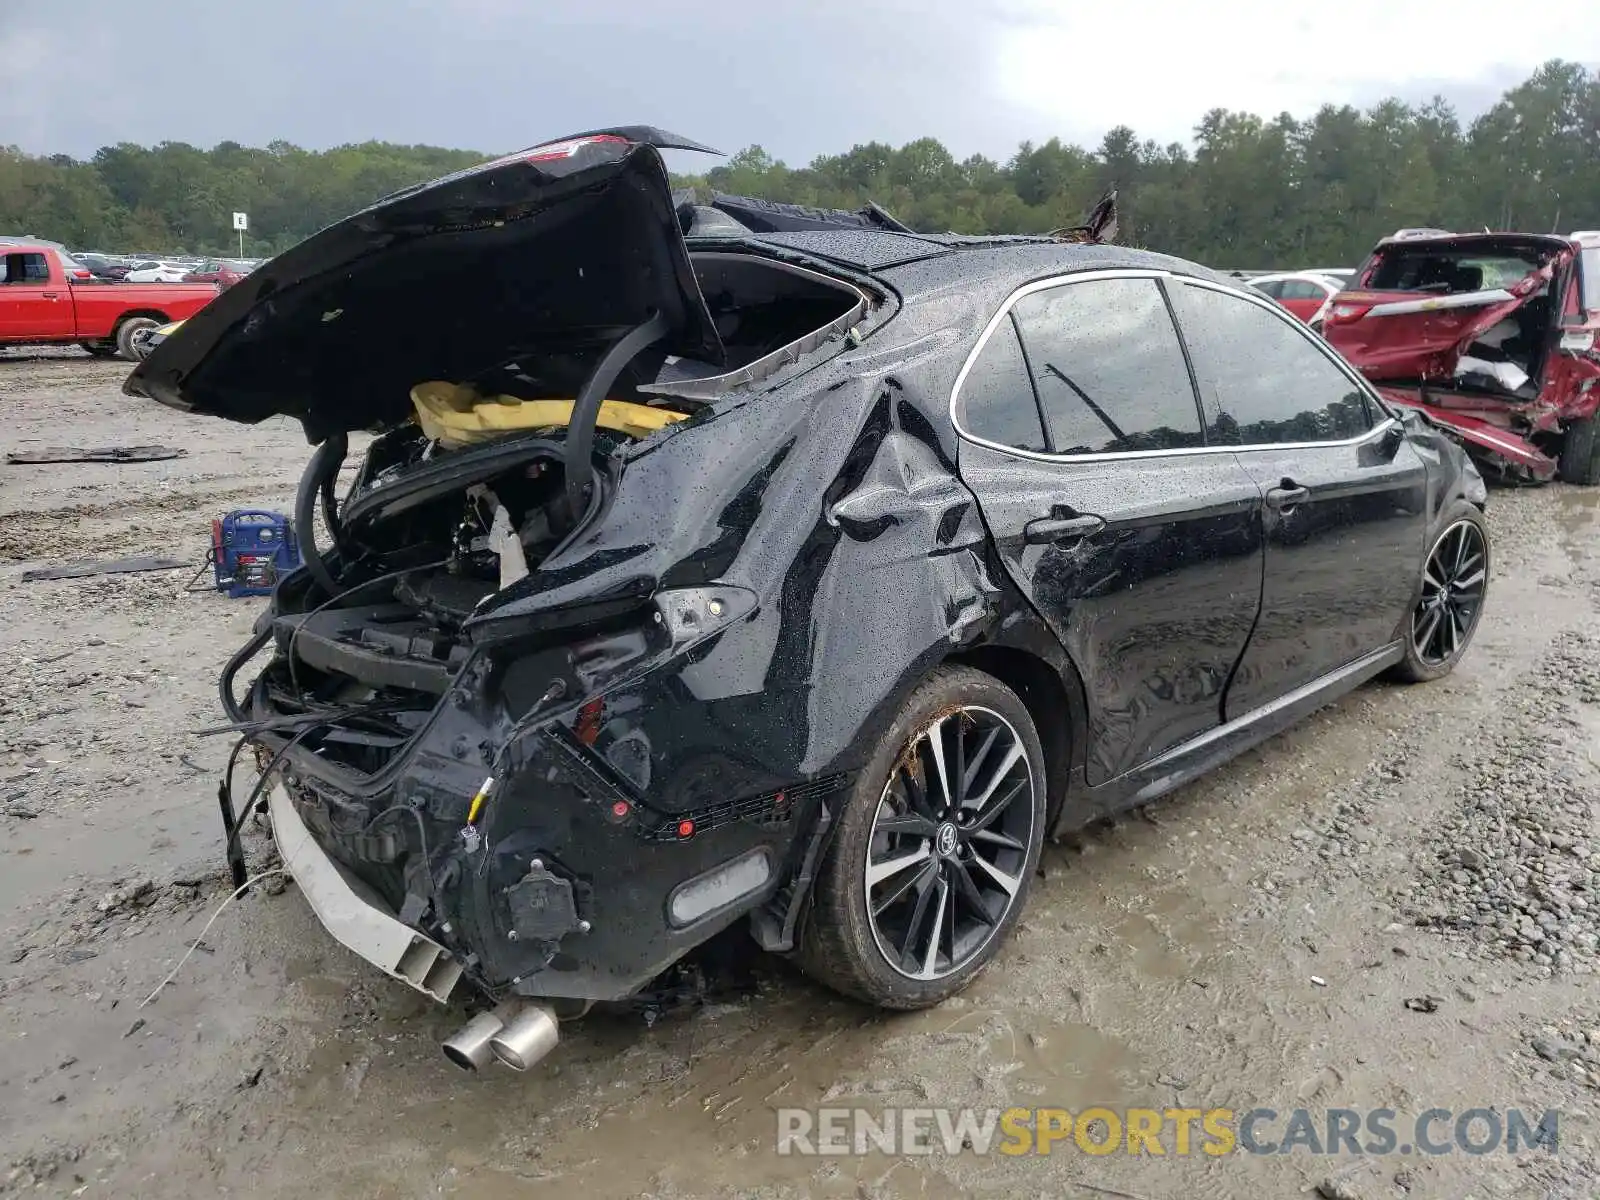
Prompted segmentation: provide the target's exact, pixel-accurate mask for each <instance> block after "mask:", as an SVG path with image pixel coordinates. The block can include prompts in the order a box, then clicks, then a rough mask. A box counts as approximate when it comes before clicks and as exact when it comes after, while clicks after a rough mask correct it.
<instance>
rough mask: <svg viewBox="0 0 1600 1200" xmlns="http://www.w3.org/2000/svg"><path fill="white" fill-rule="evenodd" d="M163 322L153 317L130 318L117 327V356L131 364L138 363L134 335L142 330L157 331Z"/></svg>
mask: <svg viewBox="0 0 1600 1200" xmlns="http://www.w3.org/2000/svg"><path fill="white" fill-rule="evenodd" d="M160 324H161V322H160V321H157V320H156V319H155V318H153V317H129V318H128V319H127V320H125V321H123V322H122V324H120V325H118V326H117V335H116V337H117V355H118V356H119V357H121V358H125V359H127V360H128V361H129V362H138V361H139V355H138V352H137V351H135V350H134V348H133V335H134V334H136V333H138V332H139V331H140V330H141V329H155V328H158V327H159V326H160Z"/></svg>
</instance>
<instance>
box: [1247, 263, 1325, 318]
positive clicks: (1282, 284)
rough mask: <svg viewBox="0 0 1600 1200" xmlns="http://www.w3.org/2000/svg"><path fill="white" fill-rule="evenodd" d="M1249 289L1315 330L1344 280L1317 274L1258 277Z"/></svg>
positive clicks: (1252, 279) (1301, 273) (1304, 273)
mask: <svg viewBox="0 0 1600 1200" xmlns="http://www.w3.org/2000/svg"><path fill="white" fill-rule="evenodd" d="M1250 286H1251V287H1252V288H1254V289H1255V290H1256V291H1258V292H1260V293H1261V294H1262V295H1263V296H1270V297H1272V299H1274V300H1276V301H1277V302H1278V303H1279V304H1281V305H1283V307H1284V308H1286V309H1288V310H1289V311H1290V312H1292V313H1293V314H1294V315H1295V316H1297V317H1299V318H1300V319H1301V320H1302V321H1304V322H1305V323H1306V324H1308V325H1310V326H1311V328H1313V329H1320V328H1321V326H1322V318H1323V315H1324V313H1325V311H1326V309H1327V307H1328V303H1329V301H1331V300H1332V299H1333V297H1334V296H1336V295H1338V293H1339V289H1340V288H1342V287H1344V280H1343V279H1340V278H1338V277H1337V276H1334V275H1324V274H1321V273H1318V272H1314V271H1291V272H1287V273H1285V274H1280V275H1256V276H1254V277H1252V278H1251V280H1250Z"/></svg>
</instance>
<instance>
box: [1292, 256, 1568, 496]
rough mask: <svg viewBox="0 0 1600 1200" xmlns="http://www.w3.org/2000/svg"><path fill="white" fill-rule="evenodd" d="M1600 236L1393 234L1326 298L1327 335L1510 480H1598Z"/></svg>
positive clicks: (1389, 393)
mask: <svg viewBox="0 0 1600 1200" xmlns="http://www.w3.org/2000/svg"><path fill="white" fill-rule="evenodd" d="M1597 332H1600V230H1597V231H1591V232H1583V233H1574V234H1572V235H1570V236H1568V237H1560V236H1556V235H1554V234H1550V235H1544V234H1530V233H1470V234H1455V233H1446V232H1443V231H1440V230H1402V231H1401V232H1400V233H1398V234H1396V235H1395V236H1394V237H1391V238H1385V239H1384V240H1383V241H1381V242H1379V243H1378V245H1377V247H1376V249H1374V250H1373V252H1372V254H1371V256H1370V257H1369V258H1368V259H1367V261H1366V262H1365V263H1364V264H1362V266H1361V269H1360V270H1359V271H1357V273H1356V276H1355V282H1354V283H1353V284H1352V285H1351V286H1350V287H1348V288H1346V289H1345V290H1344V291H1342V292H1340V293H1339V294H1338V295H1337V296H1335V297H1334V299H1333V302H1332V304H1331V305H1330V306H1329V308H1328V312H1327V316H1326V319H1325V321H1324V325H1323V336H1324V337H1326V338H1327V339H1328V341H1329V342H1331V343H1332V344H1333V345H1334V346H1335V347H1336V348H1337V349H1338V350H1339V351H1340V353H1342V354H1343V355H1344V356H1345V358H1347V359H1348V360H1349V361H1350V362H1351V363H1352V364H1353V365H1354V366H1356V367H1357V368H1358V369H1359V370H1360V371H1361V372H1362V374H1364V375H1365V376H1366V377H1367V378H1368V379H1370V380H1372V381H1373V382H1374V383H1375V384H1378V385H1379V390H1380V391H1381V392H1382V394H1383V395H1384V397H1385V398H1386V399H1388V400H1389V401H1391V402H1393V403H1394V404H1398V405H1402V406H1404V407H1406V408H1410V409H1415V410H1418V411H1420V412H1422V413H1423V414H1424V415H1425V416H1426V417H1427V418H1428V419H1430V420H1431V421H1433V422H1434V423H1435V424H1436V425H1438V426H1440V427H1441V428H1443V429H1444V430H1446V431H1447V432H1449V433H1451V434H1453V435H1454V436H1455V437H1456V438H1457V439H1459V440H1460V441H1461V443H1462V444H1463V445H1464V446H1465V447H1466V450H1467V453H1468V454H1470V455H1472V457H1473V458H1474V459H1475V460H1476V461H1477V463H1478V467H1479V469H1480V470H1482V471H1483V472H1484V473H1485V474H1486V475H1490V476H1493V477H1496V478H1499V479H1501V480H1502V481H1506V482H1533V481H1543V480H1548V479H1553V478H1555V477H1556V476H1558V475H1559V476H1560V478H1561V479H1563V480H1565V481H1567V482H1568V483H1582V484H1594V483H1600V438H1597V436H1596V426H1597V423H1600V417H1597V415H1596V413H1597V410H1600V349H1597V347H1596V344H1595V338H1596V334H1597Z"/></svg>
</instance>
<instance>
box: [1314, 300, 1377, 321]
mask: <svg viewBox="0 0 1600 1200" xmlns="http://www.w3.org/2000/svg"><path fill="white" fill-rule="evenodd" d="M1371 311H1372V305H1370V304H1335V305H1333V306H1332V307H1330V308H1329V309H1328V315H1327V316H1325V317H1323V318H1322V321H1323V324H1327V323H1328V322H1329V321H1359V320H1360V319H1361V318H1362V317H1364V316H1366V315H1367V313H1369V312H1371Z"/></svg>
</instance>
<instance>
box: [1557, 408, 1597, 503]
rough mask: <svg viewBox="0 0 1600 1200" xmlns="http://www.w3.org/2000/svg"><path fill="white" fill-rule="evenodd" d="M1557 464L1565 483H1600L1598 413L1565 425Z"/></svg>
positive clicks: (1588, 484)
mask: <svg viewBox="0 0 1600 1200" xmlns="http://www.w3.org/2000/svg"><path fill="white" fill-rule="evenodd" d="M1557 465H1558V468H1559V470H1560V473H1561V478H1562V480H1563V481H1564V482H1566V483H1576V484H1581V485H1584V486H1593V485H1594V484H1597V483H1600V413H1597V414H1596V415H1594V416H1592V417H1586V418H1584V419H1583V420H1581V421H1573V422H1572V423H1571V424H1570V425H1568V426H1567V433H1566V437H1565V438H1563V439H1562V442H1561V457H1560V459H1559V460H1558V461H1557Z"/></svg>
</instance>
